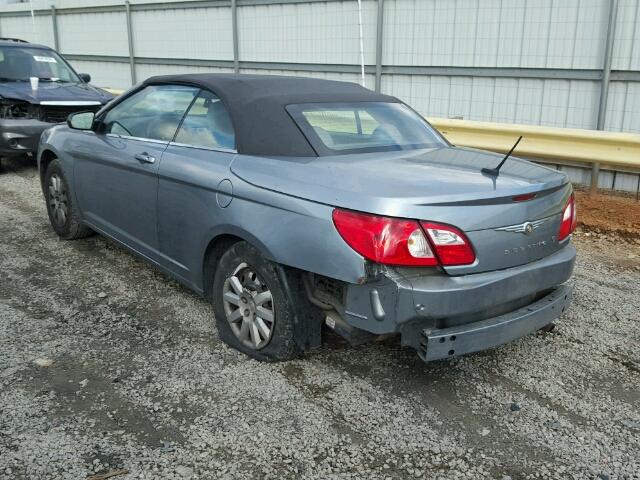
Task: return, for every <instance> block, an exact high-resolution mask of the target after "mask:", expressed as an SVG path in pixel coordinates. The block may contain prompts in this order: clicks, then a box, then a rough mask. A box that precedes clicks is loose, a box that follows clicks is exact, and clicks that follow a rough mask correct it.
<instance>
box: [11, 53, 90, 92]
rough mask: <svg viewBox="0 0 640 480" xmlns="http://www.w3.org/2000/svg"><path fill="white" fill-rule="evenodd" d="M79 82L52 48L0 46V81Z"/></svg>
mask: <svg viewBox="0 0 640 480" xmlns="http://www.w3.org/2000/svg"><path fill="white" fill-rule="evenodd" d="M30 77H38V78H39V79H40V80H41V81H45V82H46V81H51V82H74V83H75V82H80V79H79V78H78V76H77V75H76V74H75V72H74V71H73V70H71V68H69V66H68V65H67V64H66V62H65V61H64V60H63V59H62V58H61V57H60V55H58V54H57V53H56V52H54V51H53V50H47V49H43V48H29V47H15V46H12V47H0V81H4V82H7V81H9V82H11V81H13V82H22V81H24V82H28V81H29V78H30Z"/></svg>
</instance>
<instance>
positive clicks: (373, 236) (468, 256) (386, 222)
mask: <svg viewBox="0 0 640 480" xmlns="http://www.w3.org/2000/svg"><path fill="white" fill-rule="evenodd" d="M333 223H334V224H335V226H336V229H337V230H338V232H339V233H340V235H341V236H342V238H343V239H344V241H345V242H347V244H348V245H349V246H350V247H351V248H353V249H354V250H355V251H356V252H358V253H359V254H360V255H362V256H363V257H365V258H367V259H369V260H371V261H374V262H376V263H383V264H385V265H402V266H436V265H463V264H467V263H473V262H474V261H475V254H474V253H473V249H472V248H471V244H470V243H469V241H468V240H467V238H466V237H465V236H464V234H463V233H462V232H460V231H459V230H458V229H456V228H454V227H451V226H448V225H440V224H435V223H426V222H424V223H422V226H421V224H420V223H418V222H417V221H415V220H406V219H401V218H390V217H381V216H378V215H369V214H366V213H360V212H352V211H349V210H338V209H336V210H334V211H333ZM425 232H426V234H425Z"/></svg>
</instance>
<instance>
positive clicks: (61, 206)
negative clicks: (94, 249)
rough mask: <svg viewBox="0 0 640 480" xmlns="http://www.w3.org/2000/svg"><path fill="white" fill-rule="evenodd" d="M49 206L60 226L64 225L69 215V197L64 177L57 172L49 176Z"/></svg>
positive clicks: (54, 219) (52, 215) (53, 217)
mask: <svg viewBox="0 0 640 480" xmlns="http://www.w3.org/2000/svg"><path fill="white" fill-rule="evenodd" d="M49 206H50V208H51V217H52V219H53V221H54V222H55V223H56V225H57V226H59V227H62V226H64V224H65V223H66V222H67V217H68V216H69V198H68V196H67V189H66V188H65V186H64V183H63V181H62V178H60V176H59V175H58V174H57V173H54V174H53V175H51V177H50V178H49Z"/></svg>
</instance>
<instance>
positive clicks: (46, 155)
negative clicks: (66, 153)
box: [38, 148, 58, 188]
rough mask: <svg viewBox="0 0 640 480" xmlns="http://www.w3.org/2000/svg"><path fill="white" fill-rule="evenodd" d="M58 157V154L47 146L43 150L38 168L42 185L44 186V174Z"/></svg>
mask: <svg viewBox="0 0 640 480" xmlns="http://www.w3.org/2000/svg"><path fill="white" fill-rule="evenodd" d="M56 158H58V155H57V154H56V153H55V152H54V151H53V150H51V149H49V148H47V149H45V150H43V151H42V153H41V154H40V158H39V161H38V168H39V174H40V185H41V186H42V188H44V174H45V173H46V172H47V168H48V167H49V164H50V163H51V162H52V161H54V160H55V159H56Z"/></svg>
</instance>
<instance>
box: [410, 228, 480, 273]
mask: <svg viewBox="0 0 640 480" xmlns="http://www.w3.org/2000/svg"><path fill="white" fill-rule="evenodd" d="M420 224H421V225H422V228H424V231H425V232H427V234H428V235H429V238H430V239H431V242H432V244H433V246H434V248H435V250H436V253H437V254H438V258H439V259H440V262H442V265H467V264H469V263H473V262H475V261H476V254H475V253H473V249H472V248H471V242H469V240H468V239H467V237H466V236H465V235H464V233H462V232H461V231H460V230H458V229H457V228H455V227H451V226H449V225H440V224H438V223H430V222H420Z"/></svg>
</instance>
